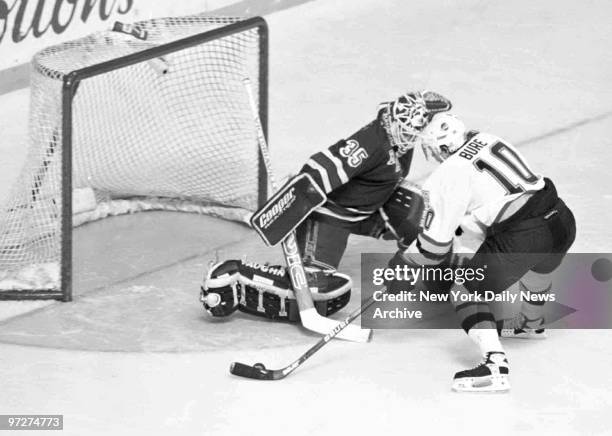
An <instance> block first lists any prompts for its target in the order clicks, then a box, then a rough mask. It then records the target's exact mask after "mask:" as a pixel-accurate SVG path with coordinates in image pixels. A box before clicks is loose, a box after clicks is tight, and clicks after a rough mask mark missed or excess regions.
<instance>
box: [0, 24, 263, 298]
mask: <svg viewBox="0 0 612 436" xmlns="http://www.w3.org/2000/svg"><path fill="white" fill-rule="evenodd" d="M264 31H265V22H263V20H262V19H261V18H258V19H250V20H244V21H241V20H239V19H237V18H227V17H205V16H188V17H181V18H163V19H153V20H148V21H142V22H138V23H134V24H132V25H129V26H128V25H122V26H121V25H118V24H116V25H115V27H114V30H109V31H104V32H98V33H95V34H92V35H90V36H87V37H85V38H81V39H78V40H75V41H71V42H67V43H63V44H60V45H56V46H52V47H48V48H46V49H44V50H42V51H41V52H39V53H38V54H36V55H35V57H34V58H33V60H32V68H31V70H32V72H31V83H30V89H31V91H30V92H31V97H30V116H29V126H28V154H27V158H26V161H25V166H24V168H23V170H22V172H21V174H20V176H19V179H18V180H17V181H16V182H15V184H14V187H13V189H12V191H11V193H10V195H9V197H8V202H7V203H6V204H4V205H2V206H1V207H0V298H22V297H25V298H37V297H42V298H64V299H69V296H68V297H67V293H69V292H70V290H68V289H65V288H66V286H69V285H68V284H67V283H62V282H69V279H68V280H67V277H68V275H69V273H70V265H67V264H66V263H70V262H71V257H70V241H71V236H70V233H71V230H70V229H71V227H72V225H75V226H76V225H80V224H83V223H85V222H88V221H92V220H96V219H100V218H103V217H106V216H109V215H117V214H123V213H131V212H135V211H142V210H158V209H167V210H177V211H187V212H196V213H205V214H212V215H215V216H219V217H223V218H227V219H232V220H238V221H245V220H246V219H247V217H248V215H249V214H250V213H252V211H254V210H255V209H256V208H257V206H258V203H259V202H261V200H262V198H265V193H263V195H262V190H263V191H265V174H262V169H261V168H262V167H261V164H260V161H259V154H258V146H257V133H256V130H255V124H254V121H253V113H252V111H251V108H250V106H249V101H248V96H247V94H246V92H245V88H244V84H243V79H244V78H245V77H248V78H249V79H250V80H251V83H252V86H253V87H254V89H253V91H254V94H255V95H256V96H257V97H258V100H259V101H258V104H259V106H260V115H261V116H262V117H264V118H265V110H266V108H265V92H266V86H267V85H266V81H267V77H266V73H265V72H266V65H265V62H266V61H267V55H266V53H264V51H265V47H266V43H267V38H265V35H264ZM262 100H263V101H262ZM67 229H68V230H67Z"/></svg>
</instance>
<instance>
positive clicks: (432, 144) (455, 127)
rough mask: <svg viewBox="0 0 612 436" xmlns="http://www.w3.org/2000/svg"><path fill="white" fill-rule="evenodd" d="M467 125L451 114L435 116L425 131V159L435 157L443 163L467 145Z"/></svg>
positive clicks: (423, 146)
mask: <svg viewBox="0 0 612 436" xmlns="http://www.w3.org/2000/svg"><path fill="white" fill-rule="evenodd" d="M465 132H466V130H465V124H463V121H461V120H460V119H459V118H457V117H456V116H454V115H453V114H450V113H439V114H436V115H434V116H433V118H432V119H431V121H430V122H429V124H428V125H427V127H425V129H424V130H423V142H422V144H421V146H422V148H423V153H424V154H425V158H426V159H427V160H429V158H430V157H433V158H434V159H435V160H437V161H438V162H443V161H444V160H445V159H446V158H448V156H450V155H451V154H453V153H454V152H456V151H457V150H458V149H459V148H461V146H462V145H463V144H464V143H465Z"/></svg>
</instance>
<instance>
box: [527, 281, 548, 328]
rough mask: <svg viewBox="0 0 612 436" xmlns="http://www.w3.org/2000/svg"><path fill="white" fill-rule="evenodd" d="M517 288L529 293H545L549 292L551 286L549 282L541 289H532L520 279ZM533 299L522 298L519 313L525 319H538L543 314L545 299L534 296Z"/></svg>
mask: <svg viewBox="0 0 612 436" xmlns="http://www.w3.org/2000/svg"><path fill="white" fill-rule="evenodd" d="M519 288H520V292H521V293H526V292H529V293H531V295H545V294H548V293H549V292H550V289H551V288H552V283H551V284H549V285H548V286H547V287H546V288H544V289H543V290H540V291H534V290H531V289H529V288H528V287H527V286H525V284H524V283H523V282H522V281H520V282H519ZM533 300H534V301H530V300H524V301H523V304H522V305H521V313H522V314H523V315H525V318H526V319H527V320H539V319H540V318H542V317H543V316H544V303H545V302H546V299H544V298H542V299H539V298H534V299H533ZM528 327H531V326H528Z"/></svg>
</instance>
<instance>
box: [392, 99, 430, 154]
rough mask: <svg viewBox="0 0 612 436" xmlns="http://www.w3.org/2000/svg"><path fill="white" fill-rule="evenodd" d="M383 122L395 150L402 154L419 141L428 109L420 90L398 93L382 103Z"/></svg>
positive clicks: (425, 122)
mask: <svg viewBox="0 0 612 436" xmlns="http://www.w3.org/2000/svg"><path fill="white" fill-rule="evenodd" d="M383 109H384V113H383V124H384V125H385V129H386V130H387V133H388V134H389V136H390V137H391V143H392V145H393V146H394V147H395V148H396V151H397V152H398V153H399V154H400V155H403V154H405V153H406V152H407V151H408V150H410V149H412V148H414V147H415V145H417V144H418V143H419V142H420V139H421V135H420V133H421V131H422V130H423V128H424V127H425V125H426V124H427V120H428V111H427V106H426V104H425V100H424V98H423V95H422V94H421V93H420V92H409V93H406V94H403V95H400V96H399V97H398V98H397V99H395V100H394V101H392V102H390V103H383Z"/></svg>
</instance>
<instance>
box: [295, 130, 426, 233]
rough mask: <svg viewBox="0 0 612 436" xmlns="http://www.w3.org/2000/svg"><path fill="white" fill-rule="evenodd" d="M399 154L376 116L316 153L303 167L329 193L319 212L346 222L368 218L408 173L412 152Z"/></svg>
mask: <svg viewBox="0 0 612 436" xmlns="http://www.w3.org/2000/svg"><path fill="white" fill-rule="evenodd" d="M413 151H414V150H409V151H408V152H407V153H405V154H404V155H403V156H401V157H398V156H397V155H396V153H395V151H394V150H393V147H392V146H391V144H390V142H389V138H388V136H387V133H386V131H385V129H384V127H383V125H382V123H381V121H380V119H376V120H374V121H372V122H371V123H369V124H368V125H366V126H365V127H363V128H362V129H361V130H359V131H358V132H356V133H354V134H353V135H351V136H350V137H349V138H348V139H343V140H341V141H339V142H337V143H336V144H334V145H332V146H331V147H329V148H328V149H326V150H323V151H320V152H318V153H315V154H314V155H312V156H311V158H310V159H309V160H308V161H307V162H306V164H305V165H304V166H303V167H302V169H301V172H305V173H308V174H310V175H311V176H312V177H313V178H314V180H315V181H316V182H317V184H318V185H319V186H320V187H321V188H322V189H323V190H324V191H325V193H326V194H327V198H328V201H327V202H326V203H325V204H324V205H323V206H321V207H320V208H318V209H317V210H316V211H315V213H318V214H321V215H324V216H326V217H328V218H331V220H332V221H336V220H338V221H340V222H342V223H345V224H350V223H358V222H360V221H363V220H365V219H367V218H368V217H369V216H370V215H372V213H374V212H375V211H376V210H378V208H380V207H381V206H382V205H383V204H384V203H385V202H386V201H387V199H388V198H389V197H390V196H391V194H393V191H395V188H396V187H397V186H398V184H399V183H400V182H401V181H402V179H403V178H404V177H406V175H407V174H408V170H409V168H410V162H411V161H412V154H413Z"/></svg>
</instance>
